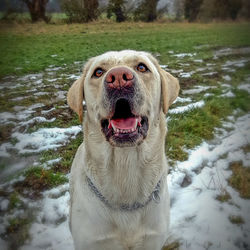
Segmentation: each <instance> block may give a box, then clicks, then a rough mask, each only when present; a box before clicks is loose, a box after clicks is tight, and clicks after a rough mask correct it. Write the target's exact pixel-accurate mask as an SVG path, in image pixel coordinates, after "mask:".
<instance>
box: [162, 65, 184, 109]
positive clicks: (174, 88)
mask: <svg viewBox="0 0 250 250" xmlns="http://www.w3.org/2000/svg"><path fill="white" fill-rule="evenodd" d="M159 71H160V72H159V73H160V76H161V95H162V107H163V112H164V114H166V113H167V112H168V108H169V106H170V105H171V104H172V103H173V102H174V100H175V99H176V98H177V96H178V94H179V90H180V85H179V81H178V79H177V78H175V77H174V76H172V75H171V74H169V73H168V72H166V71H165V70H163V69H161V68H160V70H159Z"/></svg>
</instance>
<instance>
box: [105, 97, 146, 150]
mask: <svg viewBox="0 0 250 250" xmlns="http://www.w3.org/2000/svg"><path fill="white" fill-rule="evenodd" d="M101 126H102V131H103V133H104V135H105V137H106V139H107V140H108V141H109V142H110V143H111V144H112V145H114V146H120V147H123V146H133V145H136V144H140V143H141V142H142V141H143V139H145V138H146V136H147V131H148V119H147V117H146V116H139V115H136V114H134V113H133V112H132V111H131V105H130V103H129V101H128V100H127V99H125V98H121V99H119V100H118V101H117V102H116V104H115V112H114V115H113V116H112V117H111V118H110V119H103V120H102V121H101Z"/></svg>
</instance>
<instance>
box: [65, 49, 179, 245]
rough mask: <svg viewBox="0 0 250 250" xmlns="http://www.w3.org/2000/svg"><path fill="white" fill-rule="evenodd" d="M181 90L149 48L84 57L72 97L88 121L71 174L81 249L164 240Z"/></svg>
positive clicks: (72, 212)
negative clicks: (172, 111) (172, 115)
mask: <svg viewBox="0 0 250 250" xmlns="http://www.w3.org/2000/svg"><path fill="white" fill-rule="evenodd" d="M178 93H179V83H178V80H177V79H176V78H174V77H173V76H172V75H170V74H169V73H167V72H166V71H164V70H162V69H161V68H160V66H159V64H158V62H157V60H156V59H155V58H154V57H153V56H152V55H150V54H149V53H146V52H140V51H139V52H138V51H132V50H124V51H119V52H115V51H114V52H107V53H105V54H103V55H100V56H97V57H94V58H91V59H90V60H89V61H88V62H87V63H86V65H85V67H84V70H83V74H82V76H81V77H80V79H78V80H77V81H76V82H75V83H74V84H73V85H72V87H71V88H70V89H69V92H68V104H69V106H70V107H71V108H72V109H73V110H74V111H75V112H77V114H78V115H79V117H80V120H81V121H83V127H84V129H83V131H84V142H83V143H82V144H81V145H80V147H79V148H78V151H77V153H76V156H75V159H74V162H73V165H72V169H71V180H70V193H71V201H70V227H71V232H72V236H73V239H74V245H75V249H77V250H84V249H86V250H104V249H106V250H122V249H123V250H125V249H126V250H129V249H130V250H132V249H143V250H147V249H148V250H157V249H161V248H162V246H163V245H164V243H165V241H166V239H167V236H168V233H167V232H168V224H169V195H168V188H167V179H166V177H167V173H168V166H167V161H166V157H165V135H166V131H167V129H166V118H165V115H166V113H167V111H168V108H169V106H170V105H171V104H172V103H173V101H174V100H175V99H176V97H177V95H178ZM83 100H85V102H86V109H87V111H86V112H83ZM83 116H84V117H83Z"/></svg>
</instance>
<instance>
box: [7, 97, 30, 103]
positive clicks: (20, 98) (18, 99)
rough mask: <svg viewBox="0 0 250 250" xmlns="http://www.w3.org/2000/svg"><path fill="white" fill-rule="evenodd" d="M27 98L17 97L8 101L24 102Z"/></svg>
mask: <svg viewBox="0 0 250 250" xmlns="http://www.w3.org/2000/svg"><path fill="white" fill-rule="evenodd" d="M27 98H29V96H18V97H15V98H12V99H10V100H11V101H14V102H16V101H21V100H24V99H27Z"/></svg>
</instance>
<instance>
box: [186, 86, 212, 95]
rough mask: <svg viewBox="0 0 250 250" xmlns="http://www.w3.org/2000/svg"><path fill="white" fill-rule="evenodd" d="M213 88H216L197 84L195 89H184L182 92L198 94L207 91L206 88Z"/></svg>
mask: <svg viewBox="0 0 250 250" xmlns="http://www.w3.org/2000/svg"><path fill="white" fill-rule="evenodd" d="M211 88H214V87H211V86H196V87H195V88H193V89H187V90H183V91H182V94H184V95H185V94H188V95H193V94H198V93H201V92H203V91H206V90H208V89H211Z"/></svg>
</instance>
